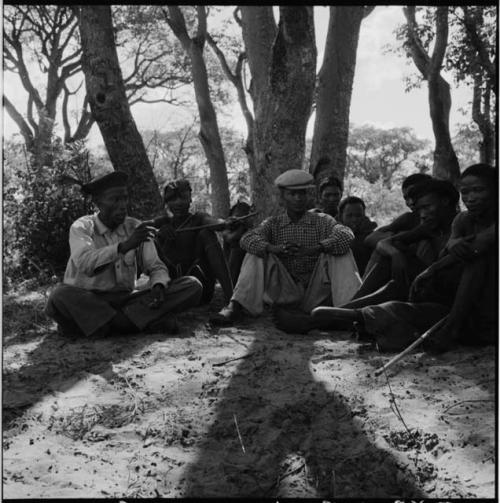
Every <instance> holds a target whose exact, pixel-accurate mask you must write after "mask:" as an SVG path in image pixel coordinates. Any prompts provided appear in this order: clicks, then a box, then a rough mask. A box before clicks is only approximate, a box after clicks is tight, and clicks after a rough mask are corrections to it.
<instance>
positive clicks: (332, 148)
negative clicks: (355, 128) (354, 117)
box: [310, 6, 365, 181]
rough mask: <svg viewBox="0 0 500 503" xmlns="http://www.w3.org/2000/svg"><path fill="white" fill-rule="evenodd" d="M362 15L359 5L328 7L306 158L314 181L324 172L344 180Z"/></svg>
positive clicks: (362, 9)
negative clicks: (310, 142)
mask: <svg viewBox="0 0 500 503" xmlns="http://www.w3.org/2000/svg"><path fill="white" fill-rule="evenodd" d="M364 15H365V10H364V7H363V6H353V7H337V6H330V21H329V25H328V34H327V38H326V45H325V55H324V59H323V65H322V66H321V70H320V72H319V75H318V87H317V96H316V119H315V123H314V136H313V142H312V148H311V160H310V172H311V173H312V174H313V175H314V177H315V179H316V181H319V180H320V178H322V177H323V176H325V175H326V174H334V175H336V176H337V177H338V178H339V180H343V179H344V172H345V166H346V156H347V141H348V136H349V112H350V108H351V95H352V85H353V81H354V70H355V67H356V52H357V48H358V40H359V30H360V26H361V21H362V20H363V17H364ZM320 159H321V160H322V162H321V163H320V164H319V165H318V161H319V160H320Z"/></svg>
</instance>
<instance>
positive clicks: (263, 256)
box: [212, 169, 361, 332]
mask: <svg viewBox="0 0 500 503" xmlns="http://www.w3.org/2000/svg"><path fill="white" fill-rule="evenodd" d="M313 182H314V179H313V177H312V175H310V174H309V173H307V172H305V171H302V170H299V169H291V170H288V171H286V172H284V173H283V174H281V175H280V176H278V177H277V178H276V180H275V185H277V187H278V188H279V191H280V196H281V203H282V205H283V206H284V208H285V212H284V213H283V214H281V215H278V216H275V217H270V218H268V219H266V220H265V221H264V222H262V223H261V224H260V225H259V226H258V227H256V228H255V229H253V230H250V231H248V232H247V233H246V234H245V235H244V236H243V237H242V238H241V241H240V245H241V247H242V248H243V249H244V250H246V252H247V254H246V256H245V259H244V261H243V264H242V267H241V272H240V276H239V278H238V282H237V283H236V286H235V289H234V294H233V297H232V299H231V302H230V303H229V305H228V306H227V307H225V308H224V309H222V310H221V311H220V312H219V313H218V315H216V316H214V317H213V318H212V322H213V323H215V324H226V323H231V322H233V321H235V320H236V319H237V318H238V317H239V316H240V315H241V313H242V310H243V308H244V309H246V310H247V311H248V312H249V313H250V314H252V315H258V314H260V313H262V311H263V303H264V301H268V302H270V303H271V304H274V305H276V306H285V307H286V308H285V309H284V308H281V309H276V310H275V314H276V321H277V326H278V327H279V328H281V329H283V330H286V331H292V332H293V331H308V329H311V328H314V327H313V326H312V325H311V323H310V322H311V321H312V318H311V317H310V316H309V313H310V311H311V310H312V309H313V308H314V307H316V306H319V305H330V306H331V305H339V304H341V303H343V302H346V301H347V300H350V298H351V296H352V295H353V294H354V292H355V291H356V289H357V288H358V286H359V284H360V282H361V281H360V278H359V275H358V274H357V269H356V264H355V262H354V258H353V256H352V253H351V251H350V243H351V241H352V240H353V238H354V236H353V233H352V231H351V230H350V229H349V228H347V227H345V226H343V225H340V224H338V223H337V222H336V220H335V219H334V218H333V217H331V216H329V215H326V214H323V213H312V212H309V211H307V189H309V188H313V187H314V184H313ZM288 308H291V309H293V310H294V311H295V313H297V312H301V313H303V314H302V315H300V314H295V315H292V312H291V311H290V310H289V309H288ZM289 320H292V322H291V323H288V321H289Z"/></svg>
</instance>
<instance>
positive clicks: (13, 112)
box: [3, 94, 34, 150]
mask: <svg viewBox="0 0 500 503" xmlns="http://www.w3.org/2000/svg"><path fill="white" fill-rule="evenodd" d="M3 106H4V107H5V110H7V113H8V114H9V115H10V116H11V118H12V120H13V121H14V122H15V123H16V124H17V126H18V128H19V130H20V132H21V135H22V136H23V138H24V141H25V143H26V148H28V150H30V149H31V147H32V145H33V139H34V138H33V132H32V131H31V129H30V127H29V125H28V123H27V122H26V121H25V120H24V119H23V116H22V115H21V114H20V113H19V112H18V111H17V109H16V107H15V106H14V105H13V103H12V102H11V101H10V100H9V98H7V96H5V94H4V95H3Z"/></svg>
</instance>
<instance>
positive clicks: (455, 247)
mask: <svg viewBox="0 0 500 503" xmlns="http://www.w3.org/2000/svg"><path fill="white" fill-rule="evenodd" d="M460 192H461V194H462V200H463V203H464V205H465V206H466V208H467V210H466V211H463V212H461V213H459V214H458V215H457V216H456V217H455V219H454V220H453V224H452V230H451V235H450V239H449V241H448V243H447V245H446V249H445V254H444V256H443V257H442V258H441V259H440V260H439V261H437V262H435V263H434V264H432V265H431V266H430V267H429V268H427V269H426V270H424V271H423V272H422V273H421V274H420V275H418V276H417V278H416V279H415V280H414V282H413V284H412V288H411V292H410V297H409V302H401V301H391V302H383V303H381V304H374V305H368V306H366V307H361V308H354V309H353V308H348V309H346V308H342V307H340V308H337V307H334V308H331V307H319V308H317V309H315V310H314V311H313V318H314V319H316V320H318V323H321V324H322V325H326V326H328V323H329V326H330V328H339V325H344V324H345V323H352V322H357V323H358V324H359V325H360V326H361V327H362V329H363V330H364V331H365V332H366V333H367V334H369V335H371V336H372V337H373V338H374V339H375V341H376V342H377V344H378V346H379V349H380V350H382V351H384V350H387V351H396V350H400V349H402V348H404V347H406V346H408V345H409V344H410V343H411V342H413V341H414V340H415V338H416V337H418V334H419V333H422V332H424V331H425V330H427V329H429V328H430V327H431V326H433V325H434V324H436V323H437V322H438V321H439V320H441V319H443V318H444V317H445V316H447V318H446V320H445V322H444V323H443V324H442V325H441V326H440V327H439V328H438V329H437V330H436V331H435V333H434V334H432V335H431V336H430V337H429V339H427V340H426V341H425V342H424V346H425V347H427V349H429V350H432V351H435V352H441V351H445V350H447V349H451V348H453V347H454V346H455V345H456V344H457V343H458V342H461V343H464V344H467V345H481V344H493V343H496V342H497V341H498V287H497V279H498V272H497V265H498V262H497V261H498V248H497V247H496V221H497V215H498V213H497V212H498V206H497V204H498V203H497V198H498V177H497V171H496V170H495V169H494V168H492V167H490V166H488V165H486V164H476V165H473V166H470V167H469V168H467V169H466V170H465V171H464V172H463V173H462V174H461V176H460Z"/></svg>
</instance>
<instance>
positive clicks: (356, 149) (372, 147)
mask: <svg viewBox="0 0 500 503" xmlns="http://www.w3.org/2000/svg"><path fill="white" fill-rule="evenodd" d="M431 164H432V159H430V145H429V142H428V141H425V140H420V139H419V138H417V136H416V135H415V133H414V131H413V130H412V129H411V128H409V127H400V128H391V129H380V128H376V127H374V126H371V125H363V126H354V127H351V130H350V133H349V145H348V148H347V165H346V174H347V175H348V176H351V177H355V178H357V179H364V180H367V181H368V182H369V183H375V182H377V181H378V180H381V182H382V183H383V184H384V185H385V186H386V187H387V188H388V189H390V188H391V186H392V184H393V183H394V182H396V183H398V181H399V179H398V178H401V176H405V175H406V173H405V171H408V170H410V171H411V172H414V171H425V170H426V169H428V167H429V166H430V165H431Z"/></svg>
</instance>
